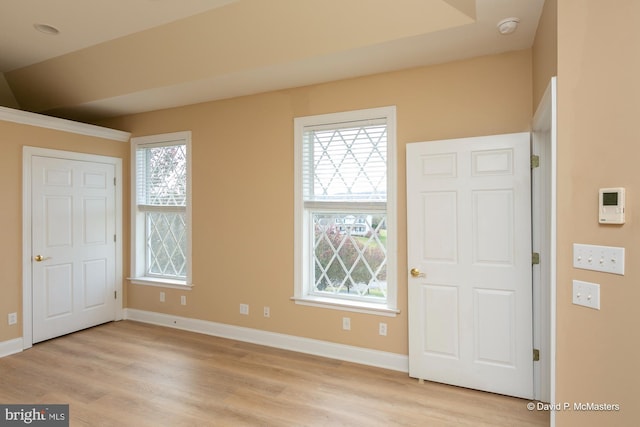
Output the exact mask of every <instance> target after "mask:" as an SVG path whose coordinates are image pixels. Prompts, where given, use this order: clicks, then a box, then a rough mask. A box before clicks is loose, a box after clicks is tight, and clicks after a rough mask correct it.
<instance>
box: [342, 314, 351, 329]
mask: <svg viewBox="0 0 640 427" xmlns="http://www.w3.org/2000/svg"><path fill="white" fill-rule="evenodd" d="M342 329H343V330H345V331H350V330H351V318H350V317H343V318H342Z"/></svg>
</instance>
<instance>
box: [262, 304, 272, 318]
mask: <svg viewBox="0 0 640 427" xmlns="http://www.w3.org/2000/svg"><path fill="white" fill-rule="evenodd" d="M263 314H264V317H271V309H270V308H269V307H267V306H265V307H264V312H263Z"/></svg>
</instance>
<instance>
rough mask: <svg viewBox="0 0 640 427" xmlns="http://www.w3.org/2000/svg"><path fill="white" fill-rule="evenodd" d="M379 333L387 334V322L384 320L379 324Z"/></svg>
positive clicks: (384, 335)
mask: <svg viewBox="0 0 640 427" xmlns="http://www.w3.org/2000/svg"><path fill="white" fill-rule="evenodd" d="M378 334H379V335H382V336H383V337H386V336H387V324H386V323H384V322H380V324H379V325H378Z"/></svg>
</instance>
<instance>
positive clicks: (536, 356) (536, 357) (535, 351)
mask: <svg viewBox="0 0 640 427" xmlns="http://www.w3.org/2000/svg"><path fill="white" fill-rule="evenodd" d="M533 361H534V362H539V361H540V350H538V349H537V348H534V349H533Z"/></svg>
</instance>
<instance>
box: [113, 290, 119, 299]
mask: <svg viewBox="0 0 640 427" xmlns="http://www.w3.org/2000/svg"><path fill="white" fill-rule="evenodd" d="M113 299H118V291H113Z"/></svg>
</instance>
